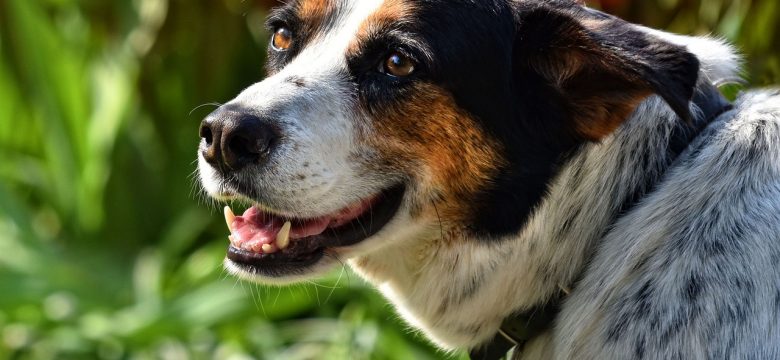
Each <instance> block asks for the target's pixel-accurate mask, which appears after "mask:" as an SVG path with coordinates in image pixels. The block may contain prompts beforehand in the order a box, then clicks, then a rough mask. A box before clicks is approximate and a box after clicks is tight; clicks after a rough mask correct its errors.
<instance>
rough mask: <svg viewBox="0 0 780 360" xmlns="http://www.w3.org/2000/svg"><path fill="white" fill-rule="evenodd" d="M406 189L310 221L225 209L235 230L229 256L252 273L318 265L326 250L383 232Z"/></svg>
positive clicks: (283, 271) (275, 273)
mask: <svg viewBox="0 0 780 360" xmlns="http://www.w3.org/2000/svg"><path fill="white" fill-rule="evenodd" d="M403 194H404V190H403V187H402V186H398V187H394V188H392V189H390V190H387V191H384V192H382V193H380V194H377V195H375V196H371V197H369V198H366V199H363V200H361V201H358V202H356V203H354V204H351V205H349V206H347V207H345V208H343V209H341V210H338V211H336V212H333V213H331V214H328V215H325V216H320V217H317V218H311V219H298V218H289V217H285V216H281V215H278V214H274V213H271V212H268V211H265V210H263V209H261V208H259V207H257V206H253V207H250V208H249V209H248V210H246V212H244V214H242V215H240V216H236V215H234V214H233V212H232V210H231V209H230V207H226V208H225V221H226V222H227V224H228V228H229V229H230V248H229V249H228V254H227V257H228V259H229V260H230V261H232V262H233V263H234V264H236V265H238V266H239V267H244V268H248V269H245V270H249V271H250V272H252V273H261V274H264V275H269V276H280V275H284V274H286V273H290V272H295V271H296V270H301V269H303V268H306V267H308V266H310V265H313V264H315V263H316V262H318V261H319V260H320V259H321V258H322V257H323V256H325V254H326V252H327V250H329V249H333V248H341V247H347V246H351V245H355V244H357V243H359V242H361V241H363V240H365V239H366V238H369V237H371V236H372V235H374V234H376V233H377V232H378V231H379V230H381V229H382V228H383V227H384V226H385V225H386V224H387V223H388V222H390V220H391V219H392V218H393V216H394V215H395V213H396V212H397V211H398V208H399V207H400V205H401V201H402V199H403Z"/></svg>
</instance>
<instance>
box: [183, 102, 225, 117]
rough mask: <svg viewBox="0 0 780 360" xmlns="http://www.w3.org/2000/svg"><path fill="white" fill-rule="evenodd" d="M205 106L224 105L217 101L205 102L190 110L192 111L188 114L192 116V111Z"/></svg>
mask: <svg viewBox="0 0 780 360" xmlns="http://www.w3.org/2000/svg"><path fill="white" fill-rule="evenodd" d="M204 106H214V107H217V108H218V107H220V106H222V104H220V103H216V102H211V103H205V104H201V105H198V106H196V107H195V108H194V109H192V110H190V112H189V113H188V114H187V116H192V113H194V112H195V110H198V109H200V108H202V107H204Z"/></svg>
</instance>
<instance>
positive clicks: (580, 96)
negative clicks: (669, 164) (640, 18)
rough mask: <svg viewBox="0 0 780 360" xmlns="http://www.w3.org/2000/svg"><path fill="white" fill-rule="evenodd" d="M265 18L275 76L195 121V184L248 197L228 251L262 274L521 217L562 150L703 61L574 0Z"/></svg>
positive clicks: (379, 4) (295, 11) (421, 3)
mask: <svg viewBox="0 0 780 360" xmlns="http://www.w3.org/2000/svg"><path fill="white" fill-rule="evenodd" d="M268 25H269V28H270V30H271V31H272V32H273V34H274V35H273V38H272V39H271V42H270V44H269V50H268V59H269V60H268V72H269V76H268V78H267V79H265V80H263V81H262V82H260V83H257V84H255V85H253V86H251V87H249V88H248V89H246V90H244V91H243V92H242V93H241V94H240V95H239V96H238V97H236V98H235V99H234V100H232V101H230V102H229V103H228V104H226V105H224V106H222V107H221V108H220V109H218V110H217V111H216V112H214V113H213V114H211V115H210V116H209V117H208V118H207V119H205V120H204V122H203V124H202V126H201V138H202V141H201V144H200V150H199V173H200V178H201V181H202V184H203V187H204V188H205V189H206V191H207V192H208V193H209V194H210V195H212V196H213V197H215V198H217V199H223V200H227V199H243V200H246V201H248V202H250V203H251V204H253V206H252V207H251V208H250V209H249V210H248V211H247V212H246V213H244V214H243V215H242V216H237V217H236V216H235V215H233V214H232V212H230V211H228V212H227V214H226V217H227V221H228V225H229V227H230V229H231V248H230V250H229V253H228V260H227V262H226V264H227V266H228V268H229V269H230V270H231V271H233V272H235V273H236V274H238V275H239V276H243V277H247V278H252V279H255V280H260V281H264V282H277V283H284V282H290V281H296V280H300V279H303V278H308V277H310V276H312V275H314V274H317V273H320V272H322V271H324V270H326V269H329V268H330V267H331V265H333V264H334V263H336V262H337V261H338V259H339V258H353V257H356V256H360V255H363V254H367V253H377V252H381V251H382V249H383V248H386V247H392V246H395V247H399V246H400V247H403V246H407V245H409V244H410V242H415V241H419V240H420V239H423V238H425V237H431V236H433V237H447V234H451V233H455V232H457V233H461V234H466V236H459V237H458V239H461V240H458V241H477V242H479V241H483V242H484V241H494V240H491V239H498V238H500V237H502V236H505V235H508V234H512V233H515V232H517V231H519V230H520V229H521V228H522V226H523V225H524V223H525V220H526V219H527V217H528V215H529V214H530V213H531V211H532V210H533V208H534V206H535V205H536V204H537V203H538V202H539V201H540V199H541V198H542V197H543V196H544V193H545V190H546V187H547V185H548V184H549V182H550V181H551V179H552V178H553V177H554V176H555V174H556V171H557V169H558V167H559V166H560V165H561V164H562V163H563V162H565V160H566V159H567V157H568V156H569V155H570V154H571V153H573V152H574V151H575V150H576V149H577V148H578V146H580V145H581V144H583V143H585V142H588V141H598V140H599V139H601V138H603V137H604V136H607V135H609V134H610V133H611V132H612V131H613V130H614V129H616V128H617V127H618V126H619V125H620V124H621V122H622V121H623V120H624V119H625V118H626V117H628V115H629V114H630V113H631V112H632V111H633V109H634V108H635V107H636V106H637V104H638V103H639V102H640V101H641V100H643V99H644V98H646V97H647V96H649V95H651V94H653V93H656V94H658V95H660V96H662V97H663V98H664V99H665V100H666V101H667V102H668V103H669V104H670V106H672V108H673V109H674V110H675V111H677V112H678V113H679V114H680V115H681V116H682V117H687V102H688V100H689V99H690V97H691V95H692V91H693V87H694V85H695V82H696V76H697V73H698V63H697V61H696V59H695V57H693V56H692V55H690V54H688V53H687V52H686V51H685V50H684V49H682V48H680V47H677V46H674V45H671V44H668V43H665V42H662V41H661V40H659V39H656V38H653V37H652V36H651V35H648V34H645V33H643V32H641V31H639V30H637V29H635V28H634V27H632V26H631V25H629V24H627V23H625V22H622V21H620V20H618V19H615V18H612V17H609V16H607V15H604V14H601V13H598V12H594V11H591V10H588V9H585V8H583V7H581V6H579V5H577V4H575V3H573V2H570V1H520V2H517V1H505V0H504V1H500V0H485V1H479V2H464V1H443V0H297V1H290V2H289V3H287V4H286V5H284V6H283V7H281V8H278V9H276V10H274V12H273V13H272V15H271V16H270V18H269V21H268ZM463 239H471V240H463ZM495 241H497V240H495Z"/></svg>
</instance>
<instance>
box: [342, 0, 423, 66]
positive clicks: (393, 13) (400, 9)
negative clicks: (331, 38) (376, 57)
mask: <svg viewBox="0 0 780 360" xmlns="http://www.w3.org/2000/svg"><path fill="white" fill-rule="evenodd" d="M413 11H414V8H413V7H412V5H411V4H410V3H409V2H408V1H405V0H385V2H384V3H383V4H382V7H381V8H380V9H379V10H377V11H376V12H375V13H373V14H371V16H369V17H368V18H366V20H365V21H364V22H363V23H362V24H361V25H360V28H359V29H358V32H357V35H356V36H355V40H354V41H352V42H351V43H350V46H349V48H348V49H347V54H349V55H354V54H357V53H358V52H359V51H360V48H361V46H362V43H363V41H365V40H366V39H369V38H370V37H371V36H372V35H374V34H377V33H379V32H381V31H382V30H383V29H387V28H389V27H391V26H393V25H395V24H398V23H399V22H401V21H403V19H404V18H406V17H408V16H409V15H410V14H412V12H413Z"/></svg>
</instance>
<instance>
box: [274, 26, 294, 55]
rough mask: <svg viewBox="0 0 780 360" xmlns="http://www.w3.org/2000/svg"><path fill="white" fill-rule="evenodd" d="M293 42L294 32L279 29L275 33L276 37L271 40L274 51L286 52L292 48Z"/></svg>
mask: <svg viewBox="0 0 780 360" xmlns="http://www.w3.org/2000/svg"><path fill="white" fill-rule="evenodd" d="M292 42H293V35H292V31H290V30H289V29H287V28H284V27H282V28H279V29H278V30H276V32H275V33H274V37H273V39H272V40H271V46H273V48H274V50H276V51H285V50H287V49H289V48H290V46H292Z"/></svg>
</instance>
